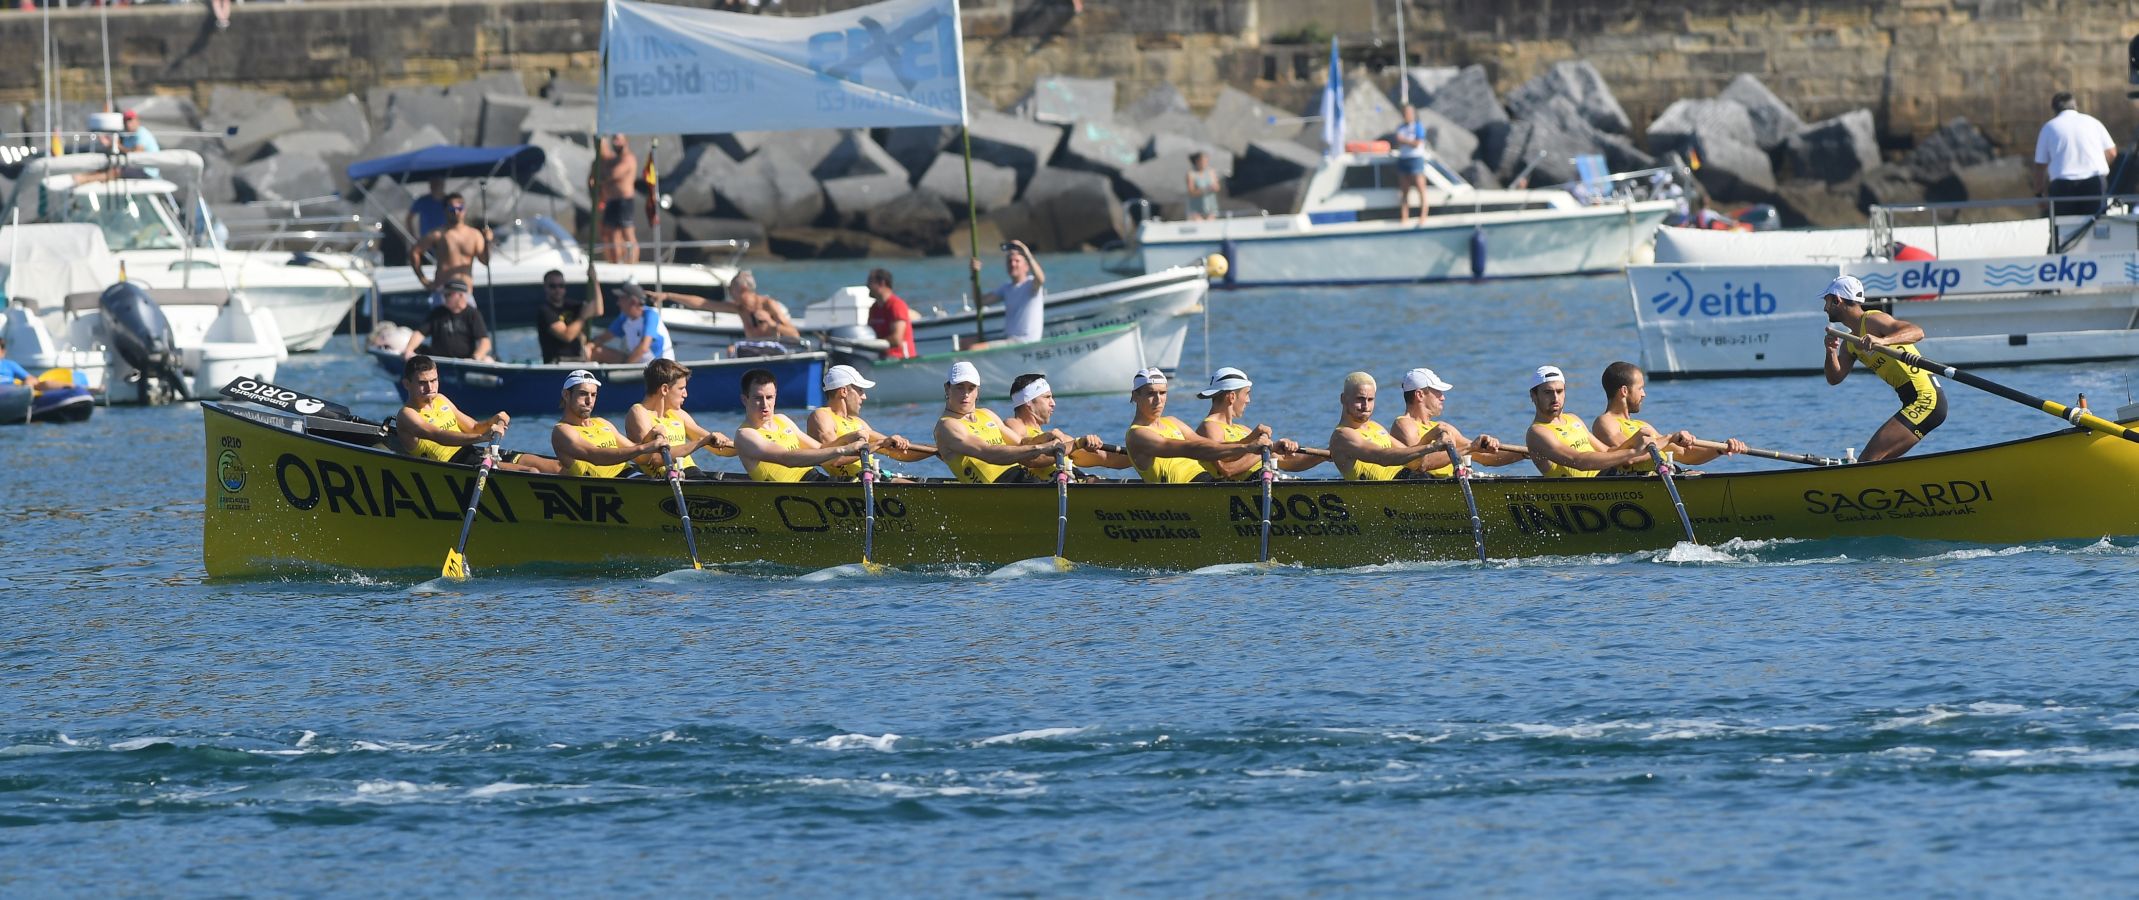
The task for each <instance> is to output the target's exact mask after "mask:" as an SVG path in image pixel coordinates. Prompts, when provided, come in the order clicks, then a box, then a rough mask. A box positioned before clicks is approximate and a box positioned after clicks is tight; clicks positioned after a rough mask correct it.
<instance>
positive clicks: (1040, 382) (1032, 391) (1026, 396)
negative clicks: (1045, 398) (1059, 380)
mask: <svg viewBox="0 0 2139 900" xmlns="http://www.w3.org/2000/svg"><path fill="white" fill-rule="evenodd" d="M1054 392H1055V389H1054V388H1051V387H1048V386H1047V379H1045V378H1035V379H1033V380H1032V382H1031V383H1029V384H1027V385H1025V386H1024V387H1021V388H1018V389H1017V391H1016V392H1014V393H1012V394H1011V395H1010V408H1011V409H1016V408H1018V407H1020V406H1024V405H1025V404H1027V403H1031V402H1032V401H1034V400H1038V399H1040V396H1041V395H1043V394H1052V393H1054Z"/></svg>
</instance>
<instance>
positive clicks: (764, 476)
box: [735, 369, 870, 481]
mask: <svg viewBox="0 0 2139 900" xmlns="http://www.w3.org/2000/svg"><path fill="white" fill-rule="evenodd" d="M779 406H780V389H779V386H778V385H776V384H774V378H773V374H772V372H770V371H767V370H765V369H751V370H750V371H748V372H744V373H743V427H741V428H738V429H736V431H735V455H736V456H737V457H739V458H741V459H742V462H743V470H744V471H746V472H749V473H750V480H752V481H830V480H831V476H829V475H826V474H824V471H823V470H821V469H818V468H816V467H817V466H821V465H824V464H825V463H828V462H831V461H833V460H835V459H838V458H840V457H842V456H856V455H859V454H860V453H861V448H862V447H863V446H864V445H866V444H868V443H869V441H870V438H869V436H868V435H866V434H849V435H847V436H846V437H845V438H843V439H841V440H838V441H835V442H833V443H819V442H818V440H817V439H816V438H813V437H810V436H809V435H807V434H804V433H803V431H802V429H800V428H796V427H795V423H794V421H793V420H791V419H789V418H788V417H786V416H784V415H781V414H780V411H779Z"/></svg>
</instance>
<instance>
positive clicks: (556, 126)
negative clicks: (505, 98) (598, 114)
mask: <svg viewBox="0 0 2139 900" xmlns="http://www.w3.org/2000/svg"><path fill="white" fill-rule="evenodd" d="M520 134H521V138H520V139H521V142H522V143H532V142H533V141H531V140H530V138H531V137H532V136H533V135H536V134H561V135H571V136H586V135H592V134H594V107H592V106H581V105H577V104H568V105H564V106H550V105H544V104H540V103H537V104H535V105H534V106H531V107H528V110H527V117H526V118H524V119H521V120H520Z"/></svg>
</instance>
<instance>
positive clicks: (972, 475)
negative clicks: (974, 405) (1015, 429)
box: [938, 409, 1018, 484]
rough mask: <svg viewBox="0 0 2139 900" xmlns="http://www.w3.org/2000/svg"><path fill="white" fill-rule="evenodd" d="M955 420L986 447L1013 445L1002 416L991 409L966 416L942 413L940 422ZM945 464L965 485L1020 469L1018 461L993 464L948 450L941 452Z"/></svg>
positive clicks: (995, 477) (987, 480)
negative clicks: (1005, 430) (1004, 432)
mask: <svg viewBox="0 0 2139 900" xmlns="http://www.w3.org/2000/svg"><path fill="white" fill-rule="evenodd" d="M945 420H948V421H953V422H957V423H959V424H961V425H964V426H965V429H966V433H968V434H970V435H972V436H973V440H974V441H975V442H977V443H979V444H980V445H982V446H985V447H1007V446H1010V439H1009V437H1007V436H1005V435H1004V434H1003V418H1002V417H1001V416H998V415H996V414H995V411H994V410H991V409H975V410H973V411H972V412H970V413H967V414H965V415H963V416H943V417H940V418H939V419H938V421H945ZM942 456H943V464H944V465H946V466H949V467H951V474H952V475H954V476H957V478H958V480H959V481H962V482H964V483H966V484H994V483H995V482H996V481H997V480H998V479H1000V478H1002V477H1003V473H1005V472H1009V471H1010V470H1012V469H1016V468H1018V467H1017V466H1016V465H1015V464H999V463H991V462H988V461H987V460H983V459H975V458H973V457H971V456H961V455H959V454H957V453H953V452H951V451H950V450H948V449H946V450H944V451H943V453H942Z"/></svg>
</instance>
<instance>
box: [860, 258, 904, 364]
mask: <svg viewBox="0 0 2139 900" xmlns="http://www.w3.org/2000/svg"><path fill="white" fill-rule="evenodd" d="M869 298H870V299H871V300H874V301H876V302H875V303H872V304H870V305H869V330H870V331H873V332H876V336H877V339H878V340H882V341H887V342H889V343H890V344H891V347H890V348H889V349H886V350H885V351H884V358H885V359H912V358H913V356H914V311H913V310H912V309H911V308H909V307H907V305H906V301H904V300H901V299H899V295H897V294H894V293H892V292H891V270H889V269H870V270H869Z"/></svg>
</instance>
